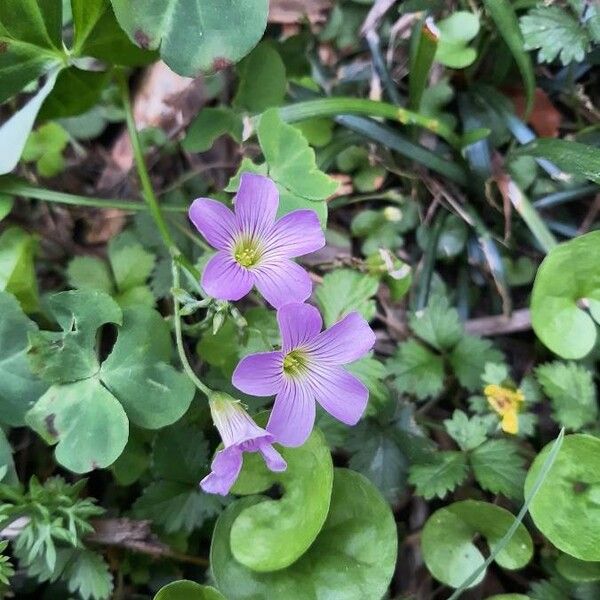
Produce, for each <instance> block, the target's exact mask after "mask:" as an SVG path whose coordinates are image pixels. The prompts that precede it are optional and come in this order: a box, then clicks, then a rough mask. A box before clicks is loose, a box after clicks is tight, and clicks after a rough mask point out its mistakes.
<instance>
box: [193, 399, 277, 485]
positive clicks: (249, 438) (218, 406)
mask: <svg viewBox="0 0 600 600" xmlns="http://www.w3.org/2000/svg"><path fill="white" fill-rule="evenodd" d="M209 402H210V412H211V414H212V417H213V421H214V423H215V425H216V427H217V429H218V430H219V433H220V434H221V438H222V439H223V446H224V448H223V449H222V450H219V452H217V454H216V455H215V458H214V459H213V461H212V465H211V469H212V471H211V472H210V473H209V474H208V475H207V476H206V477H205V478H204V479H203V480H202V481H201V482H200V487H201V488H202V489H203V490H204V491H205V492H208V493H209V494H221V496H226V495H227V494H228V493H229V490H230V489H231V486H232V485H233V484H234V483H235V480H236V479H237V478H238V475H239V474H240V471H241V469H242V454H243V453H244V452H260V453H261V454H262V457H263V458H264V459H265V463H266V465H267V467H269V469H271V471H285V469H286V467H287V465H286V463H285V460H283V458H282V456H281V454H279V452H277V450H275V448H273V442H274V441H275V436H274V435H273V434H272V433H269V432H268V431H265V430H264V429H263V428H262V427H259V426H258V425H257V424H256V423H255V422H254V421H253V420H252V418H251V417H250V415H249V414H248V413H247V412H246V411H245V410H244V408H243V407H242V405H241V404H240V402H239V401H237V400H234V399H233V398H231V396H229V395H227V394H223V393H218V392H215V393H214V394H212V396H211V397H210V399H209Z"/></svg>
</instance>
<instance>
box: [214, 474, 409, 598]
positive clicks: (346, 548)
mask: <svg viewBox="0 0 600 600" xmlns="http://www.w3.org/2000/svg"><path fill="white" fill-rule="evenodd" d="M261 501H262V498H260V497H251V498H244V499H242V500H239V501H237V502H235V503H234V504H232V505H231V506H230V507H229V508H228V509H227V510H226V511H225V512H224V513H223V514H222V515H221V517H220V518H219V520H218V521H217V525H216V527H215V532H214V535H213V541H212V547H211V569H212V572H213V574H214V577H215V580H216V583H217V585H218V587H219V589H221V590H222V591H223V593H224V594H225V596H226V597H227V598H228V599H229V600H251V599H252V598H285V599H286V600H306V599H307V598H327V597H328V595H330V593H331V590H332V589H335V592H336V594H337V595H338V596H339V597H340V598H344V600H364V599H365V598H381V597H382V596H383V595H384V593H385V591H386V589H387V587H388V585H389V582H390V580H391V577H392V574H393V572H394V568H395V565H396V553H397V543H398V542H397V534H396V525H395V523H394V519H393V516H392V513H391V510H390V508H389V506H388V504H387V503H386V502H385V500H384V499H383V498H382V497H381V496H380V495H379V493H378V492H377V490H376V489H375V488H374V487H373V485H372V484H370V483H369V482H368V481H367V480H366V479H365V478H364V477H363V476H362V475H360V474H358V473H355V472H353V471H349V470H347V469H336V470H335V477H334V484H333V493H332V496H331V506H330V509H329V515H328V516H327V520H326V522H325V524H324V526H323V529H322V530H321V533H320V535H319V536H318V537H317V539H316V540H315V541H314V543H313V544H312V545H311V547H310V548H309V549H308V550H307V552H306V553H305V554H304V555H303V556H302V557H301V558H299V559H298V560H297V561H296V562H295V563H294V564H292V565H290V566H289V567H288V568H286V569H280V570H278V571H273V572H270V573H259V572H256V571H252V570H250V569H248V568H246V567H244V566H243V565H241V564H240V563H238V562H237V561H236V560H235V558H234V557H233V556H232V554H231V549H230V543H229V540H230V531H231V528H232V526H234V524H235V523H236V521H237V519H238V515H240V514H243V512H244V511H246V510H248V509H249V508H250V507H252V506H253V505H255V504H256V503H260V502H261Z"/></svg>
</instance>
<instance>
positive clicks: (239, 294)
mask: <svg viewBox="0 0 600 600" xmlns="http://www.w3.org/2000/svg"><path fill="white" fill-rule="evenodd" d="M253 283H254V280H253V277H252V274H251V273H250V271H249V270H248V269H245V268H244V267H242V266H241V265H239V264H238V263H237V262H236V261H235V259H234V258H233V256H231V255H230V254H228V253H227V252H226V251H222V250H220V251H219V252H217V253H216V254H215V255H214V256H213V257H212V258H211V259H210V260H209V261H208V262H207V263H206V266H205V267H204V270H203V271H202V280H201V284H202V287H203V288H204V291H205V292H206V293H207V294H208V295H209V296H213V298H220V299H221V300H239V299H240V298H243V297H244V296H245V295H246V294H247V293H248V292H249V291H250V290H251V288H252V284H253Z"/></svg>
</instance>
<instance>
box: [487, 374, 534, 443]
mask: <svg viewBox="0 0 600 600" xmlns="http://www.w3.org/2000/svg"><path fill="white" fill-rule="evenodd" d="M483 393H484V394H485V396H486V398H487V401H488V403H489V405H490V406H491V407H492V409H494V410H495V411H496V412H497V413H498V414H499V415H500V416H501V417H502V422H501V427H502V431H505V432H506V433H512V434H515V433H517V432H518V431H519V419H518V412H519V410H520V408H521V404H522V403H523V402H525V396H524V394H523V392H522V391H521V390H519V389H517V390H513V389H510V388H507V387H503V386H501V385H495V384H491V385H486V386H485V388H484V390H483Z"/></svg>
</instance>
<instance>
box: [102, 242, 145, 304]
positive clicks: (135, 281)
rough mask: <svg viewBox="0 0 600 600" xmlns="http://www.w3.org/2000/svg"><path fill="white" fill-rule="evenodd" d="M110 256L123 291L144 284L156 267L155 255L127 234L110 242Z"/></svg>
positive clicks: (120, 288) (116, 278) (118, 286)
mask: <svg viewBox="0 0 600 600" xmlns="http://www.w3.org/2000/svg"><path fill="white" fill-rule="evenodd" d="M108 258H109V260H110V266H111V268H112V271H113V274H114V276H115V281H116V283H117V289H118V290H119V291H121V292H123V291H126V290H129V289H131V288H134V287H136V286H141V285H144V284H145V283H146V281H147V280H148V278H149V277H150V274H151V273H152V269H154V261H155V257H154V255H153V254H151V253H150V252H147V251H146V250H144V247H143V246H142V245H141V244H140V243H139V242H137V241H135V240H134V239H132V237H130V236H127V235H120V236H117V237H115V238H113V239H112V240H111V241H110V242H109V244H108Z"/></svg>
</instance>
